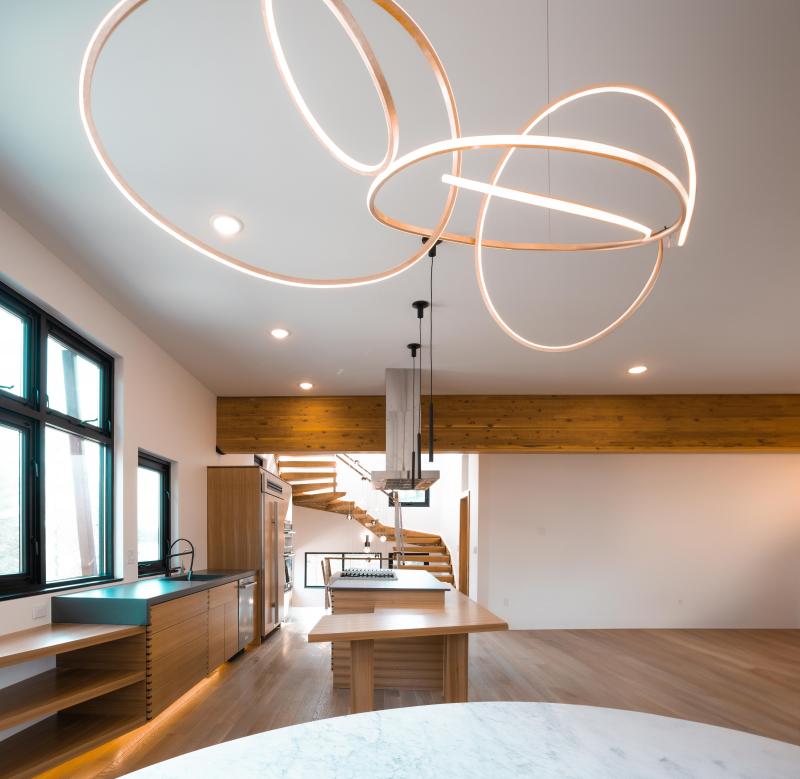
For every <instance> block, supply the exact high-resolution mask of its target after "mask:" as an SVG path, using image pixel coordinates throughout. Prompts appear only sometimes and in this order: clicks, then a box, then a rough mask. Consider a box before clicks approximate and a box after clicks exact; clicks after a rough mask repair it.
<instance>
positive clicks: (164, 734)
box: [45, 610, 800, 779]
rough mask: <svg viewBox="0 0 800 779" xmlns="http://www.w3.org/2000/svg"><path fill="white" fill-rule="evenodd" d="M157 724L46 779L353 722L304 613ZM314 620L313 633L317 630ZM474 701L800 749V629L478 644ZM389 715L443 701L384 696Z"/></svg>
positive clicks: (484, 640) (595, 633) (538, 634)
mask: <svg viewBox="0 0 800 779" xmlns="http://www.w3.org/2000/svg"><path fill="white" fill-rule="evenodd" d="M301 611H302V612H307V611H310V610H297V611H296V612H295V614H296V615H297V620H298V621H296V622H294V623H293V624H290V625H287V626H284V627H283V628H282V629H281V630H280V631H278V633H277V634H275V635H273V636H272V637H271V638H270V639H269V640H268V641H267V642H266V643H265V644H264V645H262V646H261V647H260V648H259V649H257V650H255V651H252V652H247V653H245V654H244V655H242V656H240V657H239V658H237V659H236V660H234V661H233V662H231V663H228V664H227V665H226V666H224V667H223V668H221V669H220V670H219V671H218V672H217V673H216V674H215V675H213V676H212V677H211V678H209V679H208V680H206V681H205V682H203V683H201V685H200V686H199V687H198V688H195V690H193V691H192V692H190V693H189V694H188V695H187V696H186V697H184V698H183V699H181V700H180V701H178V702H177V703H176V704H174V705H173V706H172V707H171V708H170V709H168V710H167V711H166V712H164V713H163V714H162V715H160V716H159V717H158V718H157V719H156V720H154V721H153V722H151V723H149V724H148V725H146V726H144V727H143V728H140V729H139V730H137V731H135V732H134V733H132V734H130V735H128V736H124V737H122V738H120V739H117V740H116V741H114V742H111V743H110V744H108V745H106V746H105V747H102V748H100V749H98V750H95V751H94V752H92V753H90V754H89V755H87V756H85V757H84V758H81V759H79V760H76V761H72V762H71V763H68V764H66V765H64V766H62V767H61V768H60V769H57V770H55V771H51V772H49V773H48V774H45V776H47V777H50V779H54V778H55V777H59V778H61V777H67V776H69V777H71V778H75V779H78V778H80V777H116V776H119V775H121V774H124V773H126V772H128V771H133V770H135V769H137V768H142V767H144V766H146V765H149V764H151V763H154V762H157V761H159V760H165V759H167V758H169V757H174V756H175V755H179V754H182V753H184V752H188V751H191V750H194V749H198V748H200V747H204V746H209V745H211V744H216V743H218V742H220V741H226V740H228V739H232V738H239V737H240V736H246V735H249V734H251V733H258V732H260V731H263V730H271V729H273V728H279V727H283V726H285V725H293V724H295V723H299V722H307V721H309V720H314V719H320V718H324V717H333V716H338V715H340V714H346V713H347V706H348V700H349V695H348V693H347V691H344V690H337V691H335V690H332V689H331V685H330V679H331V675H330V654H329V651H330V650H329V647H328V645H327V644H308V643H307V642H306V640H305V633H306V632H307V630H308V627H310V624H313V623H314V622H315V621H316V619H317V617H318V616H319V614H320V613H321V612H313V613H308V614H304V615H302V616H303V617H305V618H306V621H305V622H303V621H300V619H301V618H302V617H301V614H300V612H301ZM309 620H310V624H309ZM470 650H471V651H470V700H473V701H484V700H521V701H557V702H563V703H582V704H588V705H592V706H610V707H616V708H624V709H635V710H639V711H647V712H652V713H654V714H665V715H669V716H673V717H681V718H684V719H690V720H697V721H700V722H707V723H711V724H714V725H722V726H726V727H730V728H736V729H738V730H747V731H750V732H752V733H758V734H760V735H763V736H769V737H771V738H777V739H780V740H782V741H790V742H793V743H795V744H800V630H793V631H789V630H550V631H512V632H508V633H486V634H481V635H474V636H471V637H470ZM375 701H376V706H377V707H378V708H392V707H396V706H413V705H417V704H425V703H439V702H440V701H441V696H440V695H439V694H438V693H431V692H419V693H415V692H409V691H405V692H397V691H383V692H381V691H377V692H376V695H375Z"/></svg>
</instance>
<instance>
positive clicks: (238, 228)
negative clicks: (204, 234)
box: [211, 214, 244, 238]
mask: <svg viewBox="0 0 800 779" xmlns="http://www.w3.org/2000/svg"><path fill="white" fill-rule="evenodd" d="M211 226H212V227H213V228H214V229H215V230H216V231H217V232H218V233H219V234H220V235H224V236H225V237H226V238H230V236H232V235H237V234H238V233H240V232H242V228H243V227H244V225H243V224H242V221H241V219H237V218H236V217H235V216H230V215H229V214H215V215H214V216H212V217H211Z"/></svg>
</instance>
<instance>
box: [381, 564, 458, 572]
mask: <svg viewBox="0 0 800 779" xmlns="http://www.w3.org/2000/svg"><path fill="white" fill-rule="evenodd" d="M394 567H395V568H399V569H400V570H401V571H425V572H426V573H450V572H451V571H452V570H453V569H452V568H451V567H450V566H449V565H406V564H405V563H402V564H400V563H395V566H394Z"/></svg>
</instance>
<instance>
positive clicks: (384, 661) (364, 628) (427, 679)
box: [308, 572, 508, 713]
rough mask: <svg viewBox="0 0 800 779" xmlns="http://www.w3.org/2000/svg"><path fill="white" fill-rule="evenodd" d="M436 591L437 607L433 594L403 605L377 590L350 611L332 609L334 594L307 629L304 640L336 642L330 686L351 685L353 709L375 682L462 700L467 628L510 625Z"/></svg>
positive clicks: (365, 704)
mask: <svg viewBox="0 0 800 779" xmlns="http://www.w3.org/2000/svg"><path fill="white" fill-rule="evenodd" d="M400 573H401V574H402V573H403V572H400ZM415 573H416V572H415ZM422 576H428V577H430V579H431V580H433V581H434V582H436V581H437V580H436V579H435V578H434V577H433V576H430V574H422ZM360 583H361V584H363V582H360ZM437 584H438V582H437ZM389 591H390V592H396V591H392V590H389ZM334 592H336V589H334ZM359 592H363V591H359ZM370 592H380V590H374V591H370ZM439 592H441V606H436V605H435V604H434V602H433V601H434V599H433V598H429V599H428V602H427V603H424V604H421V605H417V606H416V607H415V606H404V605H402V604H401V603H399V602H398V601H402V600H404V598H398V597H397V596H396V595H393V596H392V597H390V598H388V600H390V601H392V605H391V606H389V607H387V606H385V605H378V604H379V603H381V598H380V596H377V597H375V598H374V601H373V604H372V605H371V608H370V610H367V609H368V608H369V604H368V603H367V602H366V600H367V598H364V602H363V603H362V605H361V608H360V610H359V611H349V613H342V612H341V611H337V610H336V597H337V596H336V595H334V613H333V614H330V615H327V616H325V617H323V618H322V619H321V620H320V621H319V622H318V623H317V624H316V625H315V626H314V627H313V628H312V630H311V631H310V632H309V634H308V640H309V642H323V641H331V642H333V646H334V654H333V661H334V686H336V687H339V686H347V687H350V704H351V712H353V713H356V712H362V711H371V710H372V709H373V708H374V701H373V698H374V695H373V692H374V690H375V688H376V687H379V688H392V687H405V688H411V689H430V688H436V689H441V690H442V692H443V697H444V700H445V702H446V703H463V702H465V701H466V700H467V688H468V682H469V677H468V666H469V656H468V655H469V636H468V634H469V633H476V632H486V631H493V630H507V629H508V624H507V623H506V622H504V621H503V620H502V619H500V618H499V617H497V616H495V615H494V614H492V613H491V612H490V611H487V610H486V609H484V608H483V607H481V606H479V605H478V604H477V603H475V602H474V601H472V600H470V599H469V598H467V597H466V596H464V595H462V594H461V593H459V592H456V591H455V590H449V588H448V590H447V591H446V592H445V591H439ZM438 594H439V593H438V592H437V595H438ZM362 597H363V596H362ZM423 600H424V598H423ZM412 602H413V600H412ZM409 642H416V644H410V643H409ZM426 646H427V647H429V648H428V649H427V653H426V650H425V647H426ZM420 648H422V651H421V652H420V651H419V650H420ZM414 649H416V650H417V651H416V652H415V651H414ZM379 652H380V654H379ZM420 658H422V659H420ZM337 682H338V683H337ZM344 682H346V684H345V683H344ZM398 682H399V683H398Z"/></svg>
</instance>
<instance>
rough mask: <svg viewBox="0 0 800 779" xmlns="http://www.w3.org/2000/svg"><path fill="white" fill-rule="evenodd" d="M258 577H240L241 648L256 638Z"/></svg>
mask: <svg viewBox="0 0 800 779" xmlns="http://www.w3.org/2000/svg"><path fill="white" fill-rule="evenodd" d="M255 593H256V577H255V576H248V577H247V578H246V579H239V650H240V651H241V650H242V649H244V648H245V647H246V646H247V645H248V644H249V643H250V642H251V641H252V640H253V639H254V638H255V615H256V604H255Z"/></svg>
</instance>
